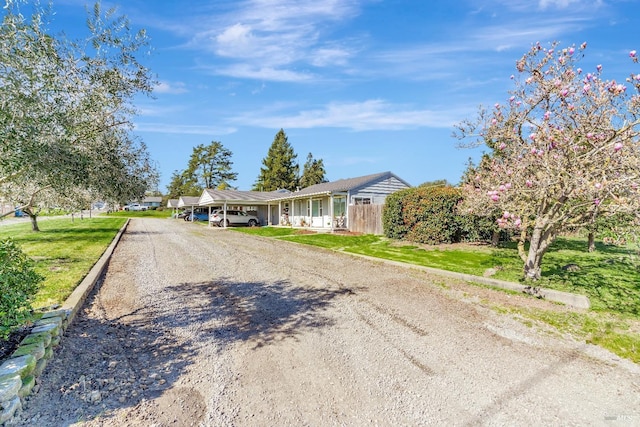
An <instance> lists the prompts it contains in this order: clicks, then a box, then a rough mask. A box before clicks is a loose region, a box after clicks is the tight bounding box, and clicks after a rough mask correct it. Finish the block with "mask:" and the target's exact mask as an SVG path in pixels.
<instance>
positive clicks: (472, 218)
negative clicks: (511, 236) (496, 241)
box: [457, 214, 507, 242]
mask: <svg viewBox="0 0 640 427" xmlns="http://www.w3.org/2000/svg"><path fill="white" fill-rule="evenodd" d="M496 219H497V216H496V215H492V216H481V215H473V214H465V215H458V216H457V221H458V231H459V233H460V234H459V236H460V241H461V242H489V241H491V239H492V237H493V232H494V231H497V224H496ZM500 234H501V237H500V240H506V239H507V233H506V232H505V231H504V230H501V232H500Z"/></svg>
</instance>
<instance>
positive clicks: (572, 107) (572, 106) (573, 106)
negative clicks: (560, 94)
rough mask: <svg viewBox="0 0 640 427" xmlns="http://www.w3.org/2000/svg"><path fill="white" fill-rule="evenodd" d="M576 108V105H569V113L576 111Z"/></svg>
mask: <svg viewBox="0 0 640 427" xmlns="http://www.w3.org/2000/svg"><path fill="white" fill-rule="evenodd" d="M575 108H576V107H575V105H573V104H569V105H567V109H568V110H569V111H573V110H575Z"/></svg>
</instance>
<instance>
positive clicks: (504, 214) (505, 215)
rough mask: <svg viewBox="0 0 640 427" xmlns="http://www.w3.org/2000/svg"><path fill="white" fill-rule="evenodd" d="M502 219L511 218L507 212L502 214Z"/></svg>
mask: <svg viewBox="0 0 640 427" xmlns="http://www.w3.org/2000/svg"><path fill="white" fill-rule="evenodd" d="M502 218H504V219H509V218H511V214H510V213H509V212H507V211H504V213H503V214H502Z"/></svg>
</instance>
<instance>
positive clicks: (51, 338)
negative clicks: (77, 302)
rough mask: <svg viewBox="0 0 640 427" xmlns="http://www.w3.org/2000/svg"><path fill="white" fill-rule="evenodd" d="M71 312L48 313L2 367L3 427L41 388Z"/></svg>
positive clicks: (0, 416) (0, 399)
mask: <svg viewBox="0 0 640 427" xmlns="http://www.w3.org/2000/svg"><path fill="white" fill-rule="evenodd" d="M69 314H70V313H69V310H57V311H51V312H48V313H45V314H44V315H43V316H42V318H41V319H40V320H38V321H37V322H36V323H35V325H34V327H33V328H32V329H31V332H30V334H29V335H27V336H26V337H25V338H24V339H23V340H22V342H21V343H20V345H19V346H18V348H17V349H16V350H15V351H14V352H13V354H12V355H11V357H9V359H7V360H5V361H4V362H3V363H2V365H0V425H4V424H5V423H7V422H10V421H11V420H12V419H13V417H14V416H15V415H16V414H17V413H19V411H21V410H22V403H23V401H24V399H25V398H26V397H27V396H28V395H29V394H31V392H32V391H33V390H34V389H35V388H36V387H37V384H38V377H39V376H40V374H42V371H44V368H45V366H47V362H48V361H49V359H51V357H52V356H53V349H54V347H56V346H57V345H58V344H60V339H61V337H62V334H63V332H64V330H65V329H66V327H67V325H68V318H69Z"/></svg>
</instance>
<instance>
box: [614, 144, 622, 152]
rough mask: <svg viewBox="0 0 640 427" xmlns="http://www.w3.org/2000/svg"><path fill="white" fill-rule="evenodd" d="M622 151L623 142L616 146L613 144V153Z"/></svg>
mask: <svg viewBox="0 0 640 427" xmlns="http://www.w3.org/2000/svg"><path fill="white" fill-rule="evenodd" d="M620 150H622V142H616V143H615V144H613V151H616V152H617V151H620Z"/></svg>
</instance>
